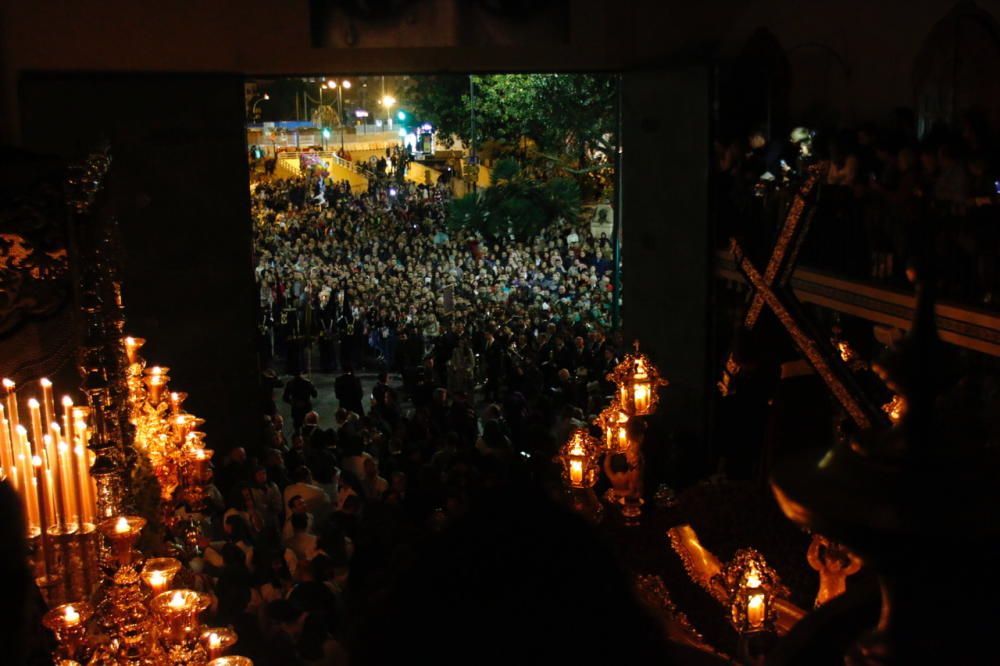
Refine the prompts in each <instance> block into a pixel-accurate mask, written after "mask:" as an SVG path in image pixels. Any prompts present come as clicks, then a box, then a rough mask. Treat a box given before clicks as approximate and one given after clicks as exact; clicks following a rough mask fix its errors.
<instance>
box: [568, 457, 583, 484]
mask: <svg viewBox="0 0 1000 666" xmlns="http://www.w3.org/2000/svg"><path fill="white" fill-rule="evenodd" d="M569 480H570V482H571V483H573V484H580V483H583V461H582V460H570V461H569Z"/></svg>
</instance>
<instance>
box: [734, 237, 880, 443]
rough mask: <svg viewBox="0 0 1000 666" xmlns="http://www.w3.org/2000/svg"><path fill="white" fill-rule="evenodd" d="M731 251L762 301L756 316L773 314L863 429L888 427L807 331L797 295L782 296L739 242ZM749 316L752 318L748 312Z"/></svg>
mask: <svg viewBox="0 0 1000 666" xmlns="http://www.w3.org/2000/svg"><path fill="white" fill-rule="evenodd" d="M730 249H731V250H732V253H733V258H734V259H735V260H736V266H737V267H738V268H739V270H740V272H742V273H743V275H744V276H745V277H746V279H747V282H748V283H749V284H750V286H751V288H752V289H753V290H754V299H755V302H756V299H757V298H760V303H761V304H760V306H759V308H758V309H757V315H758V316H759V314H760V311H761V310H762V309H763V308H764V306H767V307H768V308H769V309H770V310H771V311H772V312H774V314H775V316H776V317H777V318H778V321H779V322H780V323H781V325H782V326H783V327H784V328H785V330H787V331H788V334H789V335H790V336H791V338H792V342H794V343H795V346H796V347H797V348H798V350H799V352H800V353H801V354H802V355H803V356H804V357H805V359H806V361H807V362H808V363H809V365H811V366H812V367H813V369H814V370H815V371H816V374H818V375H819V376H820V378H821V379H822V380H823V381H824V382H825V383H826V385H827V387H828V388H829V389H830V392H831V393H833V396H834V397H835V398H836V399H837V402H839V403H840V405H841V406H842V407H843V408H844V410H845V411H846V412H847V414H848V415H849V416H850V417H851V419H852V420H853V421H854V423H855V424H857V426H858V427H859V428H860V429H862V430H868V429H870V428H872V427H874V426H876V425H887V422H886V419H885V415H884V414H883V413H882V411H881V410H879V409H877V408H875V407H873V406H872V405H871V404H870V403H869V401H868V400H866V399H865V398H864V392H863V391H862V390H861V387H860V386H858V385H857V382H855V380H854V376H853V375H852V374H851V371H850V370H849V369H848V367H847V365H846V364H845V363H844V362H843V360H842V359H841V358H840V355H839V354H836V353H835V352H834V350H833V348H832V347H831V346H830V345H828V344H824V343H823V342H822V340H823V338H821V337H820V336H816V335H813V334H812V333H811V332H810V331H808V326H807V324H806V320H805V318H804V317H803V316H802V313H801V311H800V307H799V303H798V300H797V299H796V298H795V296H794V295H793V294H790V293H789V294H786V293H784V292H783V291H782V292H780V293H779V291H777V290H776V289H775V288H774V287H772V284H771V282H769V281H768V279H767V275H766V273H765V274H764V275H761V273H760V271H758V270H757V268H756V267H755V266H754V265H753V263H751V261H750V260H749V259H748V258H747V257H746V256H745V255H744V254H743V249H742V248H741V247H740V244H739V243H738V242H737V241H736V240H732V241H730ZM769 266H770V264H769ZM751 307H752V306H751ZM747 314H748V316H749V312H748V313H747Z"/></svg>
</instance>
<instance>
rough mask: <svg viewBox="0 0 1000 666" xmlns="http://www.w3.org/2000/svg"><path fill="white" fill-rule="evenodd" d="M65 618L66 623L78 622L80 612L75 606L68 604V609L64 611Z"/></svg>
mask: <svg viewBox="0 0 1000 666" xmlns="http://www.w3.org/2000/svg"><path fill="white" fill-rule="evenodd" d="M63 620H64V621H65V622H66V624H76V623H77V622H79V621H80V614H79V613H78V612H77V611H76V609H75V608H73V606H66V610H64V611H63Z"/></svg>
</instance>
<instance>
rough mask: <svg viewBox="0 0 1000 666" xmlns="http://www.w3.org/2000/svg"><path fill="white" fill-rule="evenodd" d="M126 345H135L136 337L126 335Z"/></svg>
mask: <svg viewBox="0 0 1000 666" xmlns="http://www.w3.org/2000/svg"><path fill="white" fill-rule="evenodd" d="M125 346H126V347H135V338H133V337H132V336H131V335H130V336H128V337H126V338H125Z"/></svg>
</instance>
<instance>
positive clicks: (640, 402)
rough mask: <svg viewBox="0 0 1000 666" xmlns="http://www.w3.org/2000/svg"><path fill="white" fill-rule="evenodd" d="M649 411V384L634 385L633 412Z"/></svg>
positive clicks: (642, 412) (643, 412)
mask: <svg viewBox="0 0 1000 666" xmlns="http://www.w3.org/2000/svg"><path fill="white" fill-rule="evenodd" d="M648 411H649V384H646V383H640V384H636V385H635V413H636V414H645V413H646V412H648Z"/></svg>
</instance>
